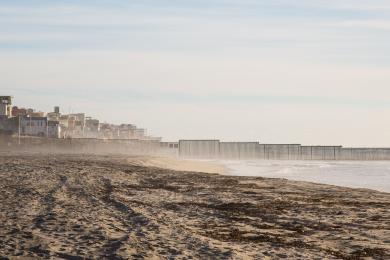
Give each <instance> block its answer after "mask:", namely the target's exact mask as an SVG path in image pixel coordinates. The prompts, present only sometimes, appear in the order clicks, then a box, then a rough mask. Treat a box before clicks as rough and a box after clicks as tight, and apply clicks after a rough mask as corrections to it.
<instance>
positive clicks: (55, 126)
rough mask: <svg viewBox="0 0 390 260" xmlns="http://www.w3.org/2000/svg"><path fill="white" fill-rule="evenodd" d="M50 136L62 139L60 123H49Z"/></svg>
mask: <svg viewBox="0 0 390 260" xmlns="http://www.w3.org/2000/svg"><path fill="white" fill-rule="evenodd" d="M48 134H49V137H51V138H61V137H62V133H61V126H60V122H59V121H48Z"/></svg>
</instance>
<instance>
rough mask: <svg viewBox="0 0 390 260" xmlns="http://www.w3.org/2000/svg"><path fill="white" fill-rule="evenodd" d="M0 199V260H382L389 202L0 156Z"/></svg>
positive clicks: (75, 160) (110, 159)
mask: <svg viewBox="0 0 390 260" xmlns="http://www.w3.org/2000/svg"><path fill="white" fill-rule="evenodd" d="M0 191H1V192H0V201H1V203H0V255H1V256H3V257H4V258H5V259H7V258H10V259H18V258H21V259H23V258H26V257H31V258H32V259H36V258H55V259H58V258H60V259H85V258H87V259H88V258H91V259H96V258H100V259H101V258H103V259H142V258H148V259H159V258H177V259H215V258H219V259H251V258H253V259H280V258H286V259H363V258H365V259H390V194H388V193H380V192H376V191H371V190H366V189H350V188H342V187H335V186H329V185H320V184H312V183H305V182H294V181H287V180H283V179H266V178H261V177H234V176H224V175H219V174H210V173H199V172H190V171H174V170H170V169H163V168H157V167H153V166H150V165H149V166H148V165H147V164H145V158H142V157H131V158H129V157H125V156H114V155H107V156H101V155H99V156H96V155H44V154H35V155H27V154H23V155H16V154H8V155H6V154H1V155H0ZM0 259H2V258H1V257H0Z"/></svg>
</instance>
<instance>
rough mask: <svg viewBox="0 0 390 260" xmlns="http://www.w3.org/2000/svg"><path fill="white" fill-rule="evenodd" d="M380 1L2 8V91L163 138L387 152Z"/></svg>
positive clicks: (384, 7) (148, 0)
mask: <svg viewBox="0 0 390 260" xmlns="http://www.w3.org/2000/svg"><path fill="white" fill-rule="evenodd" d="M389 46H390V1H389V0H364V1H363V0H167V1H161V0H136V1H124V0H122V1H119V0H94V1H92V0H83V1H80V0H77V1H76V0H67V1H65V0H62V1H60V0H58V1H53V0H50V1H39V0H25V1H23V0H0V90H1V91H0V92H1V93H0V94H4V95H6V94H10V95H13V96H14V97H15V104H17V105H22V106H23V105H25V106H29V107H34V108H36V109H37V110H44V111H48V110H52V107H53V106H55V105H60V106H61V108H62V111H63V112H68V111H74V112H86V113H87V114H88V115H91V116H95V117H98V118H100V119H101V120H102V121H108V122H113V123H122V122H129V123H135V124H137V125H138V126H140V127H146V128H148V129H149V130H150V131H149V132H150V133H151V134H153V135H157V136H162V137H164V139H165V140H177V139H179V138H220V139H222V140H230V141H231V140H239V141H254V140H255V141H257V140H259V141H260V142H265V143H291V142H292V143H302V144H329V145H330V144H341V145H345V146H390V47H389Z"/></svg>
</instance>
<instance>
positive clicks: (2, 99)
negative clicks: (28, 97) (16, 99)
mask: <svg viewBox="0 0 390 260" xmlns="http://www.w3.org/2000/svg"><path fill="white" fill-rule="evenodd" d="M11 105H12V97H11V96H0V116H3V117H7V118H9V117H11V116H12V113H11Z"/></svg>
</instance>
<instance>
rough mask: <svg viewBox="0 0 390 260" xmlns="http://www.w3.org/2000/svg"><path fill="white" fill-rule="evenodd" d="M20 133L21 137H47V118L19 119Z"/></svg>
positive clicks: (26, 117) (25, 117)
mask: <svg viewBox="0 0 390 260" xmlns="http://www.w3.org/2000/svg"><path fill="white" fill-rule="evenodd" d="M20 129H21V130H20V132H21V134H22V135H29V136H40V137H44V136H48V135H49V134H48V120H47V117H28V116H24V117H21V120H20Z"/></svg>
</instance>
